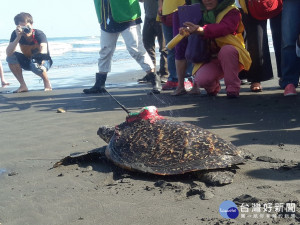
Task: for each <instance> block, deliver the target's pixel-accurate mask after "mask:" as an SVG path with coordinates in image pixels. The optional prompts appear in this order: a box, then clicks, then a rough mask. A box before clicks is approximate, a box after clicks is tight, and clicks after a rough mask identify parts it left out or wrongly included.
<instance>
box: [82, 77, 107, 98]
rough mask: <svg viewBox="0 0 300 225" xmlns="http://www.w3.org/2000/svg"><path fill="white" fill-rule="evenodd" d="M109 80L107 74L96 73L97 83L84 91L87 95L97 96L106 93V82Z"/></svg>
mask: <svg viewBox="0 0 300 225" xmlns="http://www.w3.org/2000/svg"><path fill="white" fill-rule="evenodd" d="M106 78H107V73H96V82H95V84H94V86H93V87H91V88H90V89H83V92H84V93H85V94H95V93H104V92H106V90H105V81H106Z"/></svg>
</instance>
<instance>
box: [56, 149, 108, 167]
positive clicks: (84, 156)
mask: <svg viewBox="0 0 300 225" xmlns="http://www.w3.org/2000/svg"><path fill="white" fill-rule="evenodd" d="M105 149H106V146H103V147H101V148H97V149H94V150H91V151H89V152H87V153H85V152H79V153H73V154H71V155H69V156H67V157H65V158H63V159H61V160H60V161H58V162H56V163H55V164H54V165H53V167H52V168H56V167H59V166H68V165H72V164H78V163H86V162H94V161H97V160H99V159H100V158H102V157H105Z"/></svg>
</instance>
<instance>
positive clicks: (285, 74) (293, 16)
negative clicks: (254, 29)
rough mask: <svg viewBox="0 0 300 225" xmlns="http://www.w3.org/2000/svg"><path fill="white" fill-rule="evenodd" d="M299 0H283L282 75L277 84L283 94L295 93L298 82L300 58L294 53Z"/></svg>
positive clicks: (298, 29)
mask: <svg viewBox="0 0 300 225" xmlns="http://www.w3.org/2000/svg"><path fill="white" fill-rule="evenodd" d="M299 13H300V1H299V0H285V1H283V9H282V21H281V23H282V55H281V56H282V61H281V70H282V77H281V79H280V81H279V85H280V87H281V88H282V89H284V96H293V95H297V92H296V87H298V83H299V75H300V58H299V57H297V55H296V51H295V48H296V41H297V39H298V38H299V33H300V16H299Z"/></svg>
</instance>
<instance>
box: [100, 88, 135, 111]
mask: <svg viewBox="0 0 300 225" xmlns="http://www.w3.org/2000/svg"><path fill="white" fill-rule="evenodd" d="M104 90H105V91H106V92H107V94H109V96H110V97H112V98H113V100H115V101H116V102H117V103H118V105H119V106H121V108H122V109H123V110H124V111H125V112H127V114H129V113H130V111H129V110H128V109H127V108H126V107H125V106H124V105H122V104H121V103H120V102H119V101H118V100H117V99H115V97H114V96H112V95H111V94H110V93H109V92H108V91H107V90H106V89H105V88H104Z"/></svg>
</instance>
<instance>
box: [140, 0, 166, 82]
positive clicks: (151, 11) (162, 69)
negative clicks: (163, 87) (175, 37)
mask: <svg viewBox="0 0 300 225" xmlns="http://www.w3.org/2000/svg"><path fill="white" fill-rule="evenodd" d="M139 1H140V2H143V3H144V9H145V21H144V26H143V33H142V34H143V43H144V47H145V49H146V51H147V52H148V54H149V56H150V57H151V59H152V62H153V64H154V66H156V56H155V38H157V41H158V45H159V52H160V63H159V71H158V74H159V75H160V77H161V78H165V77H166V78H168V76H169V72H168V63H167V55H168V53H167V49H166V42H165V38H164V36H163V32H162V25H161V22H160V21H157V11H158V0H139ZM138 81H139V82H140V83H143V82H148V77H147V75H146V76H145V77H143V78H142V79H139V80H138Z"/></svg>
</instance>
